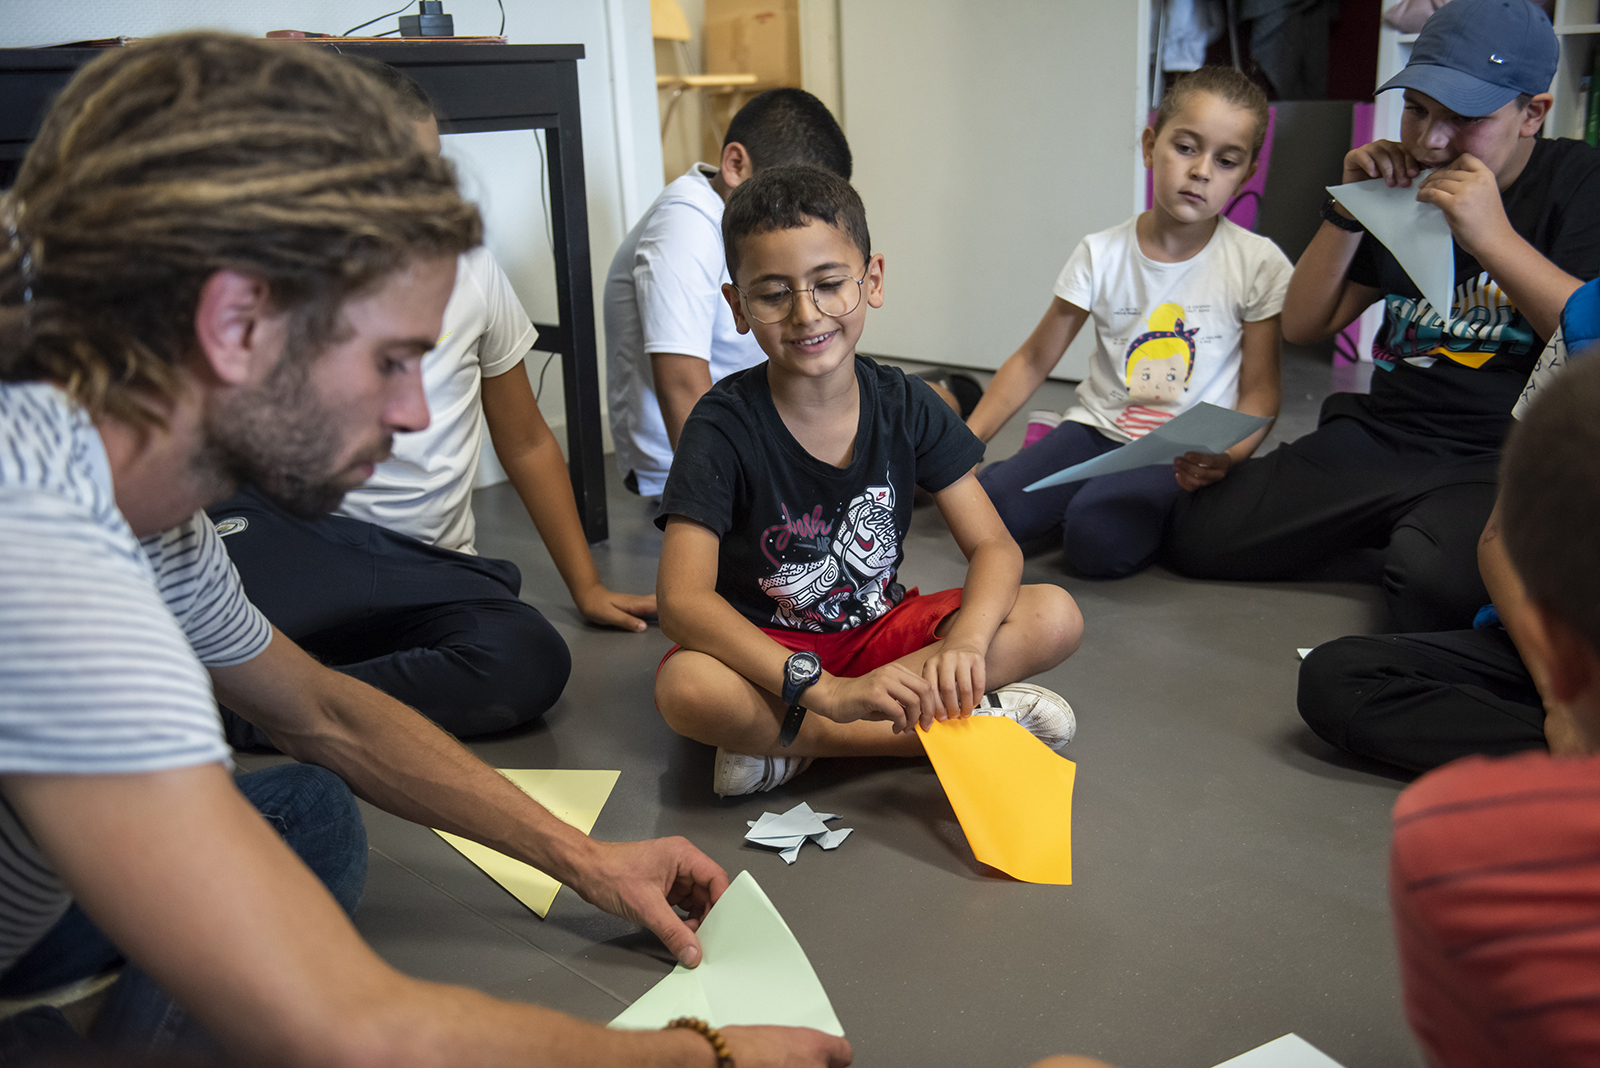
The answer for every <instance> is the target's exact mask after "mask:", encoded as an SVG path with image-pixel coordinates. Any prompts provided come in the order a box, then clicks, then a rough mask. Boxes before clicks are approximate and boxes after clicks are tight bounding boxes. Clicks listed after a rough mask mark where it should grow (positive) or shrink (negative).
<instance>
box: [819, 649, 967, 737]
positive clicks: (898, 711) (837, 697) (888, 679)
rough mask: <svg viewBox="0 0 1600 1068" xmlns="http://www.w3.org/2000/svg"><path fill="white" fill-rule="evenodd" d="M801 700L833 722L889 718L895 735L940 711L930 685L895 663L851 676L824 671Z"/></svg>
mask: <svg viewBox="0 0 1600 1068" xmlns="http://www.w3.org/2000/svg"><path fill="white" fill-rule="evenodd" d="M804 703H805V706H806V707H807V708H809V709H810V710H811V711H813V712H815V713H817V714H818V715H820V716H826V717H828V718H829V719H831V720H833V721H834V722H835V723H854V722H855V721H856V720H858V719H883V720H888V721H889V722H890V723H892V724H894V731H895V733H896V734H899V733H901V732H902V731H908V730H911V729H912V728H913V727H915V726H916V723H917V720H918V719H919V718H922V717H927V718H928V722H930V723H931V722H932V717H933V716H934V715H935V714H937V712H938V711H939V699H938V696H937V694H936V693H935V691H934V688H933V685H932V684H931V683H929V682H928V680H927V679H925V678H923V677H922V676H921V675H918V674H917V673H916V672H914V671H912V670H911V669H910V668H908V667H905V666H904V665H902V664H900V663H898V662H896V663H893V664H885V665H883V667H881V668H877V669H875V670H873V671H869V672H867V673H866V674H865V675H860V676H857V677H856V678H853V679H842V678H839V677H838V676H837V675H828V674H824V675H823V676H822V678H821V679H820V680H818V681H817V683H816V684H815V685H813V686H812V687H811V688H810V689H808V690H807V691H806V692H805V701H804Z"/></svg>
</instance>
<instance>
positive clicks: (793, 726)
mask: <svg viewBox="0 0 1600 1068" xmlns="http://www.w3.org/2000/svg"><path fill="white" fill-rule="evenodd" d="M805 718H806V710H805V706H803V705H799V704H793V705H790V706H789V711H788V714H786V715H785V716H784V717H783V726H782V727H779V728H778V744H779V745H781V746H783V747H784V748H785V749H787V748H789V746H790V745H792V744H794V740H795V739H796V738H798V737H799V736H800V724H801V723H803V722H805Z"/></svg>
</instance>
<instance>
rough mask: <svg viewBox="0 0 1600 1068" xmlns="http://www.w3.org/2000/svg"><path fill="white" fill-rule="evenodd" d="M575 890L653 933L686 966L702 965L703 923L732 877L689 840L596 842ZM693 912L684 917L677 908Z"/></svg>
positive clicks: (576, 882)
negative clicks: (701, 932)
mask: <svg viewBox="0 0 1600 1068" xmlns="http://www.w3.org/2000/svg"><path fill="white" fill-rule="evenodd" d="M594 845H595V851H594V853H593V854H592V857H591V859H590V860H589V861H588V862H587V863H586V864H584V866H583V870H582V871H581V873H580V874H579V876H578V877H577V878H575V879H573V880H572V888H573V889H574V890H576V891H577V892H578V896H579V897H581V898H583V899H584V900H585V901H587V902H589V904H591V905H593V906H594V907H595V908H598V909H604V910H605V911H606V912H609V913H611V914H612V915H613V916H621V917H622V918H623V919H625V920H631V921H632V922H634V923H637V924H639V925H640V926H641V927H648V928H649V929H650V930H651V931H654V932H655V934H656V937H658V938H660V939H661V941H662V943H663V944H665V945H666V947H667V948H668V949H670V950H672V955H673V956H675V957H677V958H678V960H679V961H681V962H682V963H683V965H684V967H686V968H693V967H694V966H695V965H697V964H699V963H700V940H699V939H698V938H696V937H695V936H694V932H695V931H697V930H699V928H700V921H701V920H703V919H705V917H706V913H707V912H709V911H711V906H712V905H713V904H715V903H716V900H717V898H719V897H721V896H722V892H723V891H724V890H726V889H727V888H728V873H727V872H725V871H723V870H722V868H721V866H720V865H718V864H717V862H716V861H714V860H712V859H711V858H710V857H708V856H706V855H705V854H704V853H702V852H700V850H698V849H696V848H695V847H694V846H693V845H692V844H691V843H690V842H689V840H688V839H687V838H655V839H652V840H650V841H647V842H595V843H594ZM675 908H679V909H682V910H683V911H685V912H687V913H688V914H689V917H688V919H683V918H682V917H680V916H679V915H678V914H677V913H676V912H674V911H673V909H675Z"/></svg>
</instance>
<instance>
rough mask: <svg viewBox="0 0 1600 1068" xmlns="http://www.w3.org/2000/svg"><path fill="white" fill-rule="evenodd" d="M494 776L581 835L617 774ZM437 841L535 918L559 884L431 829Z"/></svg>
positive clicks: (505, 771)
mask: <svg viewBox="0 0 1600 1068" xmlns="http://www.w3.org/2000/svg"><path fill="white" fill-rule="evenodd" d="M500 774H502V775H504V776H505V777H506V778H508V779H510V780H511V781H512V782H514V783H516V784H517V786H519V787H521V789H522V792H523V793H525V794H527V795H528V796H529V797H531V798H533V799H534V800H535V801H537V802H539V804H541V805H543V806H544V807H545V808H547V809H549V810H550V812H551V814H552V815H554V816H555V817H556V818H557V819H559V820H561V821H562V822H564V823H570V824H572V826H574V827H576V828H578V830H580V831H582V832H583V833H584V834H588V833H589V832H590V831H591V830H593V829H594V821H595V820H597V819H599V818H600V810H601V809H602V808H604V807H605V803H606V799H607V798H608V797H610V796H611V788H612V787H614V786H615V785H616V784H617V777H618V776H619V775H621V774H622V773H621V772H620V771H569V770H566V769H557V770H527V769H518V768H501V769H500ZM434 833H435V834H437V835H438V836H439V837H440V838H443V839H444V840H445V841H446V842H449V843H450V844H451V845H453V846H455V847H456V848H457V849H458V850H460V851H461V854H462V855H463V856H465V857H466V858H467V859H468V860H470V861H472V863H474V864H476V865H477V866H478V867H480V868H482V869H483V870H484V871H485V872H486V873H487V874H488V876H489V878H491V879H493V880H494V881H495V882H497V883H499V884H500V885H501V886H503V887H505V888H506V890H508V891H510V893H511V896H512V897H514V898H516V899H517V900H518V901H520V902H522V903H523V904H524V905H526V906H528V907H529V908H530V909H532V910H533V911H534V912H537V913H538V914H539V916H540V917H541V918H543V917H544V916H545V915H547V914H548V913H549V911H550V904H551V902H553V901H555V899H556V891H557V890H560V889H561V884H560V883H558V882H556V881H555V880H554V879H552V878H550V876H548V875H546V874H545V873H544V872H542V871H540V870H539V869H538V868H535V867H534V866H533V865H531V864H524V863H523V862H522V861H520V860H513V859H511V858H510V857H508V856H506V855H505V854H504V853H499V852H496V851H495V850H493V849H490V848H489V847H488V846H486V845H479V844H478V843H477V842H472V841H468V840H467V839H465V838H461V837H458V836H456V835H453V834H449V833H447V832H445V831H440V830H435V831H434Z"/></svg>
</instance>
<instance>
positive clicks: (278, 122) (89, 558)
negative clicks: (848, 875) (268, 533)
mask: <svg viewBox="0 0 1600 1068" xmlns="http://www.w3.org/2000/svg"><path fill="white" fill-rule="evenodd" d="M480 229H481V227H480V223H479V219H478V215H477V212H476V211H475V210H474V209H473V208H472V207H471V206H470V205H468V204H466V203H465V202H463V201H462V200H461V198H460V196H459V194H458V192H457V190H456V186H455V181H454V177H453V175H452V173H451V171H450V169H449V167H448V165H447V164H446V163H444V162H443V161H441V160H440V159H439V158H438V157H436V156H434V155H432V154H430V153H426V152H424V151H422V150H421V149H420V148H419V146H418V144H417V142H416V139H415V137H414V135H413V131H412V128H411V126H410V124H409V123H408V122H407V121H406V120H405V118H404V117H403V116H402V115H401V114H400V113H399V112H398V111H397V110H396V109H395V108H394V106H393V104H392V103H391V102H389V101H388V99H387V98H386V97H385V95H384V94H383V93H381V92H379V91H377V88H376V86H374V84H373V83H372V82H371V81H370V79H368V78H367V76H366V75H364V74H362V73H361V72H360V71H359V70H357V69H356V68H355V67H354V66H352V65H350V64H347V63H343V62H341V61H340V60H338V59H337V58H336V57H332V56H328V55H324V54H322V53H321V52H320V51H318V50H315V49H310V48H304V47H301V46H297V45H270V44H266V43H263V42H253V41H249V40H245V39H243V38H233V37H225V36H219V35H209V34H195V35H185V36H179V37H171V38H164V39H157V40H153V41H149V42H145V43H142V44H138V45H135V46H133V47H130V48H127V49H119V50H114V51H111V52H108V53H107V54H106V55H104V56H102V57H100V58H99V59H97V60H96V61H95V62H93V63H91V64H90V65H89V66H87V67H86V68H84V70H83V71H82V72H81V73H80V74H79V75H78V77H77V78H75V79H74V80H73V82H72V83H71V84H70V85H69V86H68V87H67V89H66V90H65V91H64V92H63V93H62V95H61V97H60V98H59V99H58V100H57V102H56V104H55V106H54V107H53V108H52V110H51V112H50V114H49V115H48V116H47V118H46V120H45V122H44V125H43V127H42V129H41V131H40V134H39V137H38V139H37V141H36V142H35V144H34V145H33V147H32V149H31V150H30V152H29V155H28V158H27V159H26V160H25V161H24V163H23V166H22V170H21V172H20V175H19V177H18V181H17V184H16V186H15V187H14V188H13V189H12V190H11V191H10V192H9V193H7V194H6V195H5V196H4V197H0V543H3V544H4V545H5V551H4V552H3V553H0V996H12V997H17V996H26V995H29V994H32V993H36V992H38V991H40V990H43V989H46V988H50V987H54V986H58V985H61V984H64V983H69V982H72V981H75V980H78V979H82V978H85V977H88V976H93V975H96V974H99V973H101V972H102V971H104V970H105V969H106V968H107V967H108V966H111V965H114V964H115V963H116V962H117V961H118V960H119V959H120V958H123V957H125V958H126V959H127V960H128V961H129V962H130V963H129V964H128V965H127V966H126V967H125V968H124V969H123V972H122V975H121V978H120V979H119V980H118V981H117V983H116V986H115V987H113V988H112V991H111V994H110V995H109V998H108V1001H107V1004H106V1006H105V1007H104V1009H103V1010H102V1011H101V1013H100V1015H99V1018H98V1020H97V1022H96V1023H95V1025H94V1028H93V1030H92V1031H91V1038H92V1039H94V1040H96V1041H102V1042H104V1043H106V1044H109V1045H115V1046H118V1047H121V1048H122V1049H123V1050H132V1051H134V1052H136V1053H140V1054H143V1055H145V1056H149V1057H152V1058H169V1057H184V1056H189V1057H211V1056H214V1055H217V1054H221V1055H223V1056H226V1057H227V1058H228V1059H230V1060H239V1061H250V1062H260V1063H273V1064H309V1063H312V1062H315V1063H318V1064H345V1063H353V1062H359V1063H364V1064H365V1063H376V1064H385V1065H409V1064H413V1063H422V1062H426V1063H428V1064H439V1063H446V1064H451V1063H461V1064H486V1063H528V1064H533V1063H537V1064H570V1065H580V1064H582V1065H602V1064H603V1065H613V1064H651V1065H655V1064H660V1065H669V1064H673V1065H676V1064H682V1065H690V1064H697V1065H698V1064H707V1063H710V1062H711V1061H712V1060H713V1059H716V1058H717V1057H719V1056H720V1051H721V1050H723V1049H724V1048H726V1049H727V1050H729V1051H731V1052H732V1054H733V1055H734V1056H736V1057H737V1059H738V1063H739V1064H740V1065H741V1066H742V1068H749V1066H750V1065H765V1064H777V1063H784V1064H803V1065H824V1064H844V1063H848V1060H849V1047H848V1045H847V1044H846V1043H844V1042H843V1040H841V1039H834V1038H831V1037H829V1036H826V1035H822V1034H820V1033H817V1032H813V1031H803V1030H793V1029H776V1028H749V1029H735V1028H728V1029H727V1031H726V1033H725V1034H721V1035H719V1034H717V1033H716V1032H715V1031H714V1030H713V1031H711V1034H710V1035H709V1036H703V1035H701V1034H694V1033H691V1032H690V1031H689V1030H687V1029H683V1028H677V1029H671V1030H668V1031H665V1032H653V1033H629V1032H613V1031H608V1030H605V1029H602V1028H599V1027H595V1026H592V1025H589V1024H585V1023H581V1022H579V1021H576V1020H573V1019H570V1018H568V1017H565V1016H562V1015H561V1014H559V1013H555V1012H551V1011H548V1010H544V1009H540V1008H538V1007H537V1006H531V1005H512V1004H507V1003H503V1002H497V1001H494V1000H493V999H490V998H488V997H485V996H483V995H480V994H477V993H474V992H473V991H470V990H463V989H459V988H452V987H444V986H438V985H433V984H425V983H421V982H417V981H415V980H412V979H409V978H407V977H405V976H403V975H400V974H399V973H397V972H395V971H394V970H392V969H391V968H390V967H389V966H388V965H386V964H385V963H384V962H383V961H381V960H380V959H379V958H378V957H377V956H376V955H375V954H374V953H373V952H372V951H371V950H370V949H369V948H368V947H367V946H366V945H365V944H364V943H363V942H362V941H361V939H360V937H359V936H358V935H357V933H356V931H355V929H354V928H353V927H352V926H351V924H350V921H349V918H348V916H347V913H348V912H349V911H350V910H351V909H353V908H354V906H355V903H356V901H357V900H358V898H359V896H360V892H361V887H362V882H363V879H364V877H365V864H366V846H365V837H364V833H363V831H362V826H361V821H360V816H359V813H358V812H357V810H356V807H355V803H354V800H353V798H352V796H351V791H352V790H354V792H355V793H356V794H359V795H360V796H362V797H364V798H366V799H367V800H368V801H370V802H372V803H374V804H376V805H378V806H380V807H382V808H385V809H387V810H388V811H390V812H393V813H395V814H397V815H400V816H402V817H405V818H407V819H412V820H415V821H417V822H419V823H423V824H425V825H427V826H431V827H440V828H445V829H448V830H452V831H454V832H456V833H458V834H461V835H465V836H467V837H470V838H473V839H476V840H478V841H480V842H483V843H485V844H487V845H489V846H492V847H493V848H495V849H498V850H501V851H502V852H505V853H508V854H510V855H512V856H515V857H518V858H520V859H523V860H525V861H527V862H529V863H531V864H534V865H536V866H537V867H539V868H541V869H543V870H545V871H547V872H550V873H551V874H552V875H555V876H556V877H558V878H559V879H561V881H563V882H565V883H566V884H567V885H569V886H571V887H572V888H573V889H575V890H577V891H578V893H579V894H581V895H582V896H583V897H584V898H585V899H586V900H588V901H590V902H592V903H593V904H595V905H597V906H599V907H601V908H603V909H606V910H608V911H611V912H614V913H616V914H618V915H620V916H623V917H626V918H628V919H631V920H634V921H636V922H638V923H641V924H643V925H644V926H647V927H649V928H650V929H651V930H653V931H654V932H656V933H657V934H658V935H659V936H660V937H661V938H662V939H663V941H665V942H666V944H667V945H668V947H669V948H671V949H672V950H673V952H674V953H675V954H676V955H677V956H678V958H679V960H681V961H683V962H684V963H685V964H687V965H691V966H692V965H694V964H696V963H698V961H699V957H700V950H699V944H698V942H697V940H696V938H695V935H694V928H695V927H696V926H697V925H698V921H699V919H700V918H701V917H703V916H704V915H705V913H706V910H707V909H708V908H709V907H710V904H711V903H712V901H714V900H715V899H716V897H717V896H718V895H719V894H720V893H721V891H722V890H723V888H725V887H726V886H727V876H726V874H725V873H724V872H723V871H722V870H721V869H720V868H719V867H718V866H717V865H716V864H715V863H714V862H712V861H711V860H710V859H709V858H707V857H706V856H704V855H703V854H702V853H700V852H699V851H698V850H696V849H695V848H694V847H693V846H692V845H690V844H689V843H688V842H686V841H684V840H682V839H663V840H657V841H650V842H637V843H601V842H596V841H593V840H591V839H589V838H587V837H586V836H584V835H582V834H579V833H577V832H576V831H574V830H573V829H572V828H570V827H568V826H567V825H566V824H563V823H561V822H560V821H559V820H557V819H555V818H554V817H553V816H551V814H550V813H549V812H547V811H546V810H544V809H543V808H541V807H540V806H539V805H537V804H535V803H534V802H533V801H531V800H530V799H529V798H528V797H527V796H526V795H524V794H522V793H521V791H519V790H517V789H516V788H515V787H513V786H512V785H511V784H510V783H509V782H508V781H506V780H505V779H504V778H502V777H500V776H499V775H497V774H495V773H494V771H493V770H492V769H490V768H488V767H487V766H485V765H483V764H482V763H480V762H479V761H477V760H476V759H474V758H473V757H472V756H471V755H470V754H468V753H467V752H466V751H465V750H463V749H462V748H461V747H460V746H458V745H457V744H456V743H454V742H453V741H452V740H451V739H450V738H449V737H448V736H446V735H445V734H443V733H442V732H441V731H439V730H438V729H437V728H435V727H434V726H432V725H431V724H430V723H428V722H427V721H426V720H425V719H423V718H422V717H421V716H419V715H417V714H416V713H414V712H412V711H411V710H410V709H408V708H406V707H404V706H403V705H401V704H399V703H398V702H396V701H395V700H393V699H392V698H389V697H386V696H385V695H383V694H382V693H380V692H379V691H377V690H374V689H372V688H371V687H369V686H367V685H365V684H364V683H361V682H359V681H357V680H355V679H352V678H350V677H349V676H346V675H342V674H339V673H337V672H334V671H332V670H329V669H327V668H324V667H322V666H321V665H319V664H318V663H316V662H315V661H314V660H312V659H311V658H310V657H309V656H307V655H306V654H305V653H304V652H302V651H301V650H300V649H299V648H298V647H296V646H295V645H294V644H293V643H292V642H291V641H289V640H288V639H287V638H285V637H284V636H283V635H282V634H281V633H279V632H277V631H276V630H275V629H274V628H272V627H271V625H270V624H268V623H267V622H266V620H265V619H264V618H263V617H262V616H261V615H260V613H259V612H257V611H256V609H255V608H253V607H252V606H251V605H250V603H249V601H248V599H247V598H246V597H245V596H244V594H243V592H242V590H241V588H240V585H239V581H238V578H237V575H236V574H235V573H234V571H233V569H232V568H231V567H230V566H229V564H228V562H227V556H226V553H225V552H224V551H223V549H222V547H221V543H220V541H219V539H218V536H217V534H216V532H215V530H214V529H213V528H212V526H211V525H210V524H209V523H208V522H206V520H205V517H204V514H203V513H202V512H201V511H200V509H201V508H202V507H203V506H204V505H206V504H208V503H211V502H213V501H216V500H219V499H221V498H223V497H225V496H226V495H228V494H229V493H231V492H232V491H233V490H234V489H235V488H236V487H237V486H239V485H242V484H249V485H253V486H255V487H257V488H258V489H259V490H261V492H262V493H263V494H265V495H266V496H267V497H268V498H269V499H271V500H272V501H274V502H275V503H276V504H277V505H279V506H281V507H283V508H285V509H287V510H288V511H290V512H292V513H297V514H305V515H311V514H319V513H322V512H326V511H327V510H328V509H329V508H331V507H332V506H333V505H335V504H336V503H337V502H338V500H339V499H340V497H341V496H343V494H344V492H345V491H346V490H348V489H350V488H351V487H353V486H355V485H357V484H359V483H360V482H362V481H363V480H365V479H366V478H367V477H368V476H369V475H370V474H371V472H372V469H373V466H374V464H375V463H376V462H377V461H379V460H381V459H382V458H383V457H384V456H385V455H386V454H387V453H388V451H389V444H390V438H391V437H392V435H393V434H395V433H398V432H402V431H406V430H415V429H419V428H421V427H422V426H425V425H426V424H427V421H428V413H427V406H426V403H425V401H424V398H423V392H422V387H421V381H420V375H419V364H420V362H421V359H422V356H423V354H424V353H425V352H427V351H428V350H429V349H430V348H431V347H432V346H433V344H434V342H435V341H436V339H437V338H438V336H439V332H440V322H441V319H442V317H443V313H444V308H445V304H446V301H447V299H448V297H449V294H450V290H451V286H452V284H453V281H454V275H455V263H456V258H457V256H458V255H459V254H461V253H463V252H465V251H467V250H468V249H470V248H472V247H474V246H475V245H476V244H477V243H478V241H479V237H480ZM213 693H214V694H215V699H220V700H221V701H222V702H224V703H225V704H226V705H227V706H228V707H229V708H230V709H232V710H234V711H235V712H237V713H238V714H240V715H241V716H243V717H245V718H246V719H248V720H251V721H252V722H254V723H255V724H256V725H258V726H260V727H262V728H263V729H264V730H266V731H267V732H268V733H269V734H270V735H271V737H272V738H273V739H274V740H275V741H277V742H278V743H279V744H280V746H281V747H282V748H283V749H284V751H285V752H287V753H289V755H291V756H293V757H296V758H298V759H299V760H300V761H302V762H303V763H299V764H293V765H286V766H282V767H277V768H272V769H269V770H266V771H260V772H255V773H252V774H250V775H244V776H239V777H238V778H235V777H234V776H232V775H231V774H230V768H229V756H228V749H227V747H226V745H225V744H224V742H223V738H222V735H221V731H220V725H219V721H218V718H217V712H216V704H215V700H214V698H213ZM73 901H76V904H73V903H72V902H73ZM674 906H677V907H678V908H681V909H683V910H684V911H685V912H687V913H688V919H687V920H685V919H682V918H680V917H679V916H678V914H677V912H676V911H675V910H674ZM56 1024H61V1025H63V1026H62V1027H59V1028H54V1029H53V1027H52V1025H56ZM702 1026H703V1025H702ZM63 1031H65V1034H63V1033H62V1032H63ZM71 1034H72V1033H71V1032H70V1031H67V1030H66V1029H65V1028H64V1021H62V1020H61V1019H60V1018H59V1016H51V1015H50V1013H49V1012H48V1011H46V1012H35V1013H32V1014H25V1015H24V1017H23V1018H22V1020H21V1021H20V1022H18V1018H16V1017H13V1018H12V1021H11V1022H10V1023H9V1025H8V1026H6V1027H4V1028H0V1060H11V1059H13V1058H15V1059H24V1058H25V1057H27V1056H28V1055H30V1054H33V1055H37V1054H39V1053H41V1052H46V1053H60V1052H63V1051H61V1050H60V1049H49V1048H47V1049H45V1050H43V1051H41V1049H40V1046H41V1045H44V1046H49V1044H50V1043H52V1042H57V1043H59V1042H63V1041H65V1040H66V1039H67V1038H68V1037H69V1036H70V1035H71ZM707 1037H712V1038H713V1042H712V1043H711V1044H708V1043H707V1041H706V1038H707ZM724 1043H725V1046H724V1045H723V1044H724Z"/></svg>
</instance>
